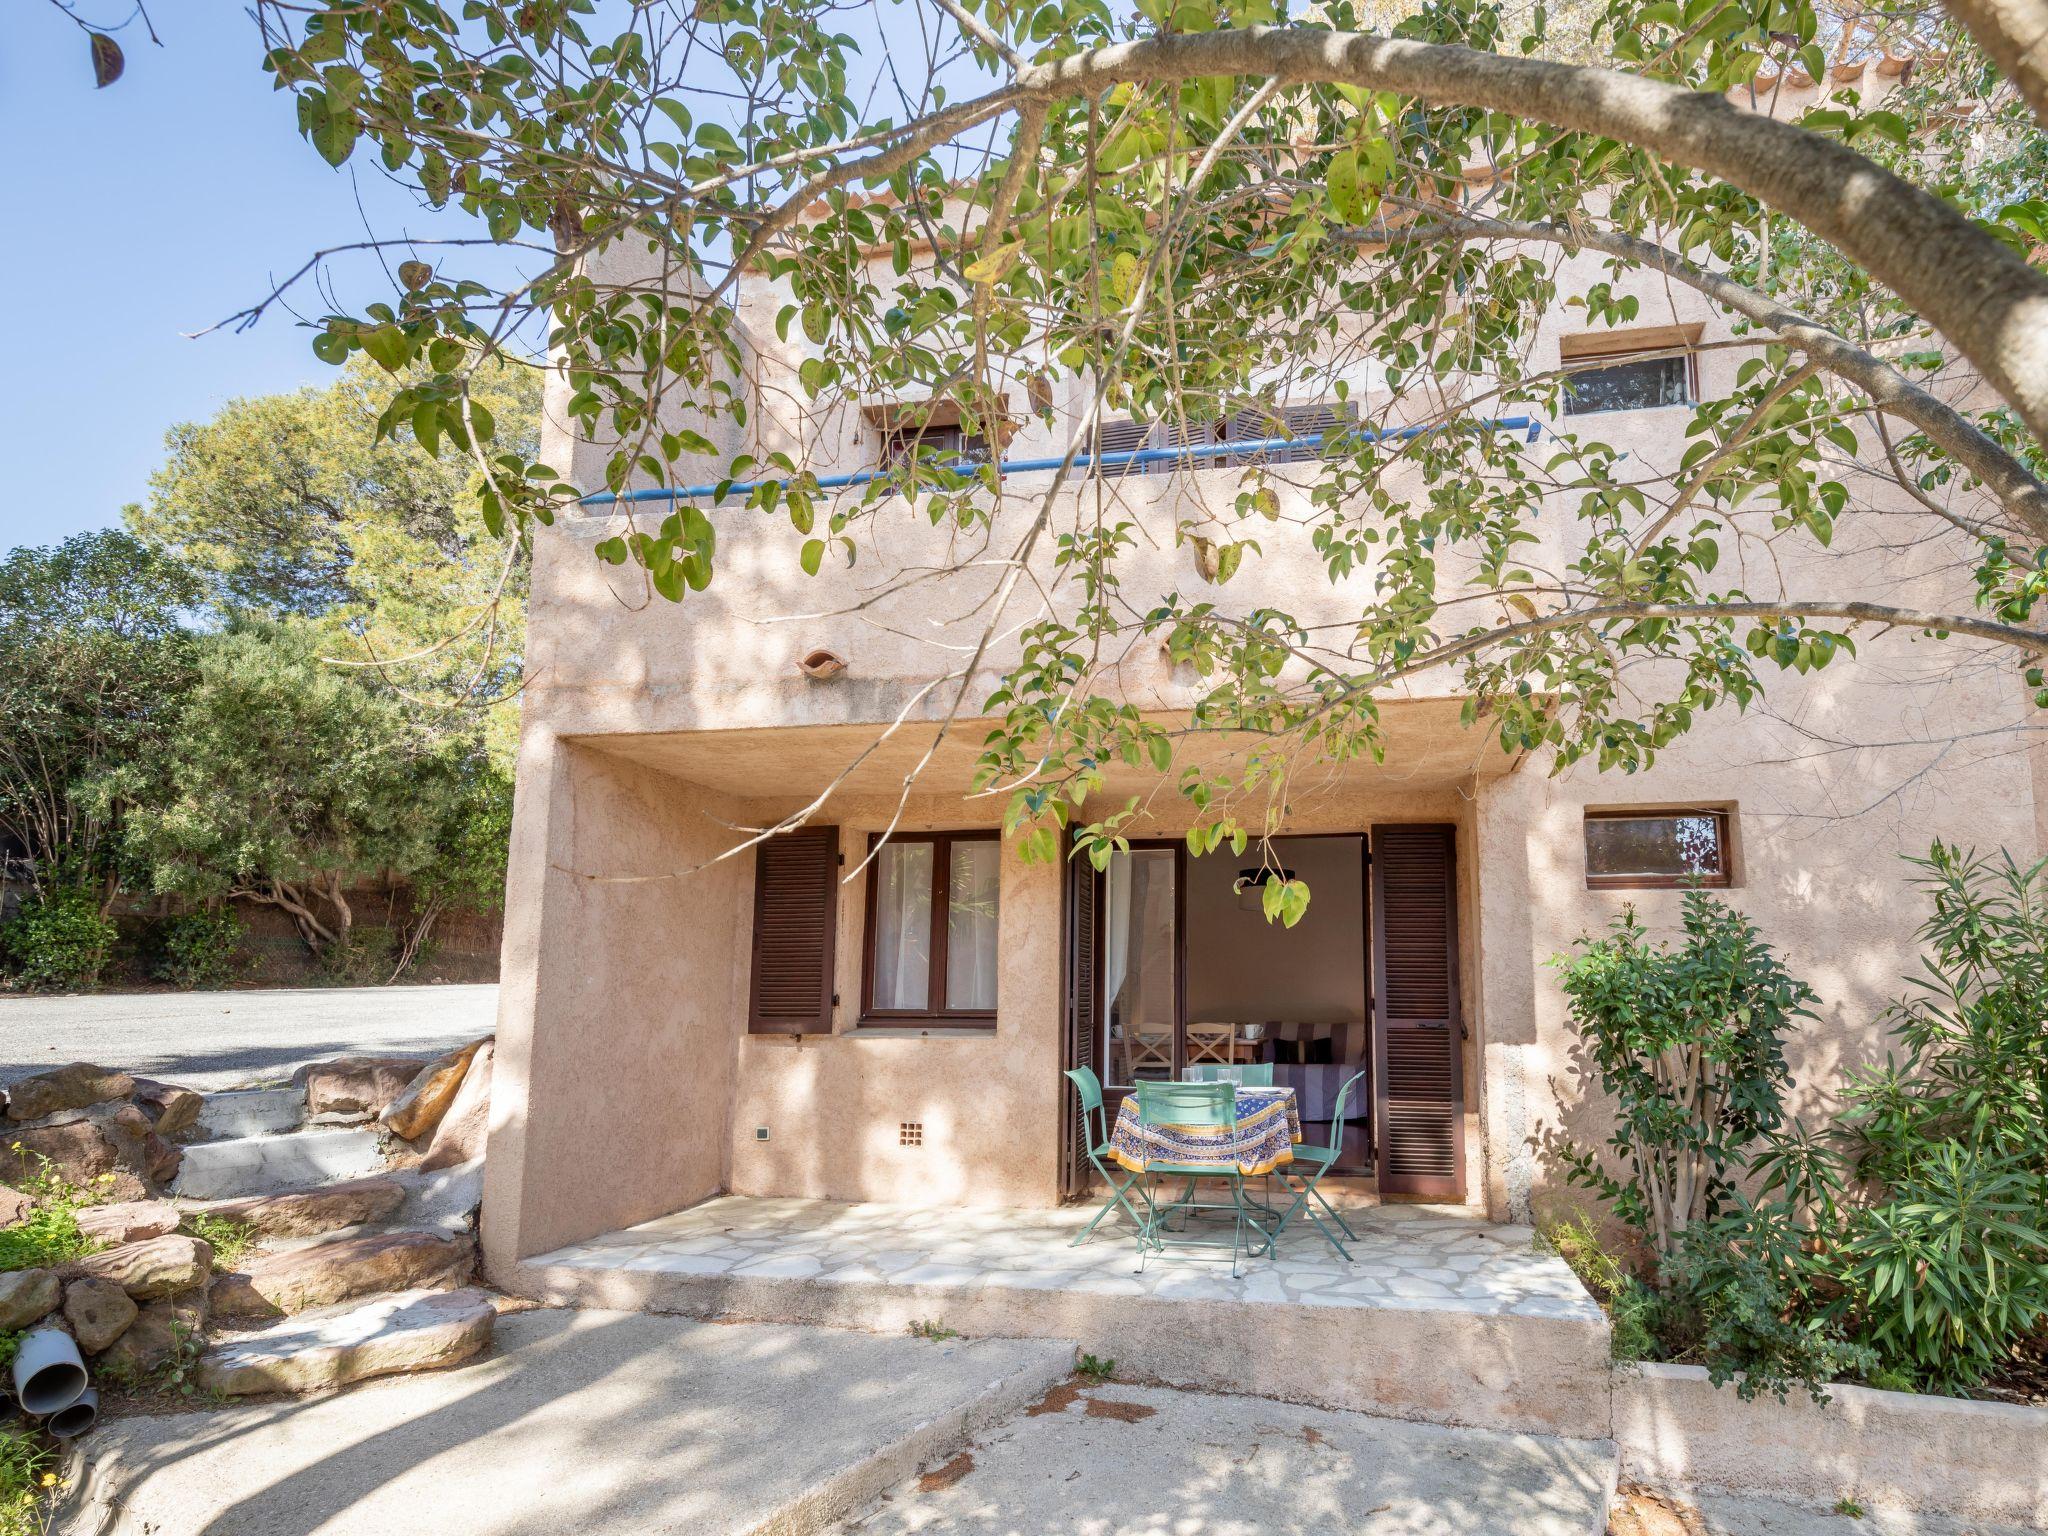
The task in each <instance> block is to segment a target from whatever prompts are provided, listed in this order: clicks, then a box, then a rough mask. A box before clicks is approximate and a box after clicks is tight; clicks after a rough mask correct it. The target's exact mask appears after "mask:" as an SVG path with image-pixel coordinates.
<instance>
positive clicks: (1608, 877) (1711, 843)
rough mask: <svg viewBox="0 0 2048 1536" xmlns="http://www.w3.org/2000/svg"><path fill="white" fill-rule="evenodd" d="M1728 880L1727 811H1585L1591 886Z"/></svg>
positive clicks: (1587, 859)
mask: <svg viewBox="0 0 2048 1536" xmlns="http://www.w3.org/2000/svg"><path fill="white" fill-rule="evenodd" d="M1729 883H1730V867H1729V858H1728V812H1726V811H1723V810H1697V811H1588V812H1586V884H1587V885H1588V886H1591V887H1593V888H1594V889H1600V888H1603V887H1604V888H1608V889H1619V888H1627V887H1638V888H1642V887H1651V888H1654V887H1660V886H1675V885H1695V884H1697V885H1727V884H1729Z"/></svg>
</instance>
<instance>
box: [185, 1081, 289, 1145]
mask: <svg viewBox="0 0 2048 1536" xmlns="http://www.w3.org/2000/svg"><path fill="white" fill-rule="evenodd" d="M305 1116H306V1090H305V1089H304V1088H298V1087H293V1088H238V1089H235V1090H233V1091H231V1092H228V1093H209V1094H208V1095H207V1096H206V1102H205V1103H204V1104H203V1105H201V1106H200V1109H199V1123H198V1125H197V1127H196V1130H197V1132H198V1134H199V1135H200V1136H201V1137H202V1138H203V1139H205V1140H207V1141H233V1140H236V1139H239V1138H240V1137H244V1136H274V1135H277V1134H278V1133H280V1132H283V1131H296V1130H297V1129H298V1128H299V1125H300V1122H301V1121H303V1120H304V1119H305Z"/></svg>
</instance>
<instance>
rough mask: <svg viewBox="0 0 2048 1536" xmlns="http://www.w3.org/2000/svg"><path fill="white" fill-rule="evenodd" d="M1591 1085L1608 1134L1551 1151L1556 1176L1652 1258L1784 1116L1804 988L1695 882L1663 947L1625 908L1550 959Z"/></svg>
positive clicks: (1808, 995)
mask: <svg viewBox="0 0 2048 1536" xmlns="http://www.w3.org/2000/svg"><path fill="white" fill-rule="evenodd" d="M1552 963H1553V964H1555V965H1557V966H1558V967H1559V968H1560V970H1561V971H1562V972H1563V978H1564V979H1563V986H1564V993H1565V997H1566V998H1567V999H1568V1001H1569V1002H1570V1005H1571V1018H1572V1026H1573V1028H1574V1029H1575V1030H1576V1031H1577V1033H1578V1037H1579V1041H1580V1044H1581V1046H1582V1047H1583V1049H1584V1053H1585V1060H1586V1061H1587V1063H1588V1065H1589V1070H1590V1073H1591V1076H1592V1077H1593V1079H1594V1081H1595V1083H1596V1085H1597V1086H1598V1088H1599V1089H1600V1090H1601V1091H1602V1092H1603V1093H1604V1094H1605V1095H1606V1096H1607V1098H1608V1099H1609V1100H1610V1101H1611V1102H1612V1103H1613V1105H1614V1109H1615V1127H1614V1133H1613V1134H1612V1135H1611V1136H1610V1137H1609V1138H1608V1142H1607V1146H1608V1148H1609V1150H1610V1151H1611V1152H1612V1153H1613V1158H1614V1162H1615V1163H1616V1164H1617V1165H1618V1166H1619V1167H1620V1168H1621V1170H1622V1173H1621V1176H1620V1177H1617V1176H1616V1175H1615V1174H1613V1173H1611V1172H1610V1171H1609V1168H1608V1165H1607V1164H1606V1163H1604V1162H1603V1161H1602V1159H1601V1156H1600V1153H1599V1150H1598V1149H1596V1148H1591V1147H1577V1146H1568V1147H1566V1148H1564V1149H1563V1152H1562V1156H1563V1159H1564V1164H1565V1169H1566V1176H1567V1177H1568V1178H1569V1179H1570V1180H1571V1182H1572V1183H1574V1184H1577V1185H1580V1186H1582V1187H1584V1188H1587V1189H1591V1190H1594V1191H1596V1192H1597V1193H1598V1194H1600V1195H1601V1196H1603V1197H1604V1198H1605V1199H1607V1200H1608V1201H1610V1202H1611V1203H1612V1204H1613V1207H1614V1212H1615V1214H1616V1215H1617V1216H1619V1217H1620V1218H1621V1219H1622V1220H1623V1221H1625V1222H1627V1223H1628V1224H1629V1225H1630V1226H1632V1227H1634V1228H1636V1229H1637V1230H1638V1231H1641V1232H1643V1233H1645V1234H1647V1235H1648V1237H1649V1241H1650V1246H1651V1249H1652V1251H1653V1252H1654V1253H1655V1254H1656V1256H1657V1257H1658V1259H1659V1260H1662V1259H1665V1258H1668V1257H1669V1256H1670V1255H1671V1254H1672V1253H1673V1252H1675V1251H1676V1249H1677V1246H1678V1242H1679V1237H1680V1235H1681V1234H1682V1233H1683V1232H1684V1231H1685V1229H1686V1228H1687V1227H1689V1226H1691V1225H1693V1224H1695V1223H1697V1222H1701V1221H1706V1220H1709V1219H1711V1218H1712V1217H1713V1216H1714V1215H1715V1213H1716V1212H1717V1211H1719V1210H1720V1209H1721V1207H1722V1205H1723V1204H1724V1202H1725V1201H1726V1200H1727V1198H1728V1196H1729V1193H1730V1191H1731V1190H1732V1188H1733V1180H1734V1178H1735V1176H1736V1175H1738V1174H1739V1173H1740V1171H1741V1168H1742V1164H1743V1159H1744V1157H1745V1155H1746V1154H1747V1153H1748V1152H1749V1150H1750V1149H1751V1148H1752V1147H1754V1146H1756V1145H1757V1144H1758V1143H1759V1142H1761V1141H1762V1140H1763V1139H1764V1138H1766V1137H1768V1136H1770V1135H1772V1134H1773V1133H1775V1132H1776V1131H1777V1130H1778V1129H1779V1128H1780V1126H1781V1125H1782V1124H1783V1123H1784V1119H1785V1113H1784V1095H1785V1088H1786V1085H1787V1084H1788V1083H1789V1081H1790V1079H1791V1072H1790V1069H1789V1068H1787V1066H1786V1065H1785V1047H1784V1036H1785V1035H1786V1034H1787V1033H1788V1032H1789V1031H1790V1030H1791V1029H1792V1028H1793V1027H1794V1026H1795V1025H1796V1024H1797V1023H1798V1021H1799V1020H1800V1019H1802V1018H1807V1017H1811V1010H1810V1009H1809V1008H1808V1007H1807V1004H1808V1003H1810V1002H1811V1001H1813V998H1814V992H1813V990H1812V989H1811V988H1810V987H1808V986H1807V985H1806V984H1805V983H1804V982H1802V981H1799V980H1796V979H1795V978H1794V977H1793V976H1792V975H1791V974H1790V973H1789V972H1788V971H1787V970H1786V969H1785V966H1784V964H1783V962H1782V961H1780V960H1779V958H1778V956H1777V955H1776V954H1775V953H1774V952H1773V951H1772V950H1771V948H1770V946H1769V945H1767V944H1765V943H1764V942H1763V940H1762V938H1761V936H1760V935H1759V934H1758V932H1757V929H1756V926H1755V924H1753V923H1751V922H1750V920H1749V919H1748V918H1747V917H1745V916H1743V915H1742V914H1741V913H1740V912H1737V911H1736V910H1735V909H1734V908H1732V907H1730V906H1728V905H1727V904H1726V903H1725V902H1722V901H1718V900H1716V899H1715V898H1713V897H1712V896H1709V895H1707V894H1706V893H1704V892H1702V891H1689V892H1687V893H1686V897H1685V914H1684V933H1683V937H1682V941H1681V942H1680V943H1679V944H1678V945H1677V946H1676V947H1675V948H1674V947H1672V946H1669V945H1665V944H1652V943H1650V942H1649V941H1648V939H1647V937H1646V935H1645V933H1644V930H1643V928H1642V926H1641V925H1640V924H1639V923H1638V922H1637V921H1636V916H1635V910H1634V908H1632V907H1624V908H1623V909H1622V912H1621V915H1620V916H1619V917H1617V918H1616V919H1615V921H1614V926H1613V930H1612V932H1611V933H1610V934H1609V935H1608V936H1607V937H1605V938H1601V939H1592V938H1588V939H1583V940H1581V941H1580V943H1579V946H1578V953H1576V954H1574V955H1569V956H1560V957H1558V959H1557V960H1555V961H1553V962H1552Z"/></svg>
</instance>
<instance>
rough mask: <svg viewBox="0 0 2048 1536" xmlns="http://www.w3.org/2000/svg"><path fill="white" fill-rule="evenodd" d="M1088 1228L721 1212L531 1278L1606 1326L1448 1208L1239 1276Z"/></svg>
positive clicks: (609, 1239) (1509, 1242)
mask: <svg viewBox="0 0 2048 1536" xmlns="http://www.w3.org/2000/svg"><path fill="white" fill-rule="evenodd" d="M1091 1215H1092V1212H1091V1211H1089V1210H1086V1209H1071V1208H1070V1209H1060V1210H1029V1211H1020V1210H965V1209H958V1208H925V1207H910V1206H891V1205H872V1204H870V1205H846V1204H839V1203H836V1202H832V1201H823V1200H761V1199H751V1198H745V1197H739V1196H725V1197H721V1198H718V1199H714V1200H708V1201H706V1202H704V1203H703V1204H702V1205H697V1206H693V1207H691V1208H690V1209H689V1210H686V1211H678V1212H676V1213H675V1214H673V1215H670V1216H662V1217H659V1218H657V1219H655V1220H653V1221H649V1222H644V1223H642V1224H641V1225H639V1226H637V1227H630V1228H627V1229H625V1230H623V1231H618V1232H610V1233H606V1234H605V1235H603V1236H601V1237H595V1238H591V1239H589V1240H587V1241H585V1242H581V1243H574V1244H571V1245H570V1246H568V1247H566V1248H561V1249H558V1250H556V1251H555V1252H553V1253H549V1254H544V1255H540V1256H538V1257H536V1258H533V1259H529V1260H527V1261H526V1262H527V1263H528V1264H529V1265H532V1266H535V1267H548V1268H562V1269H588V1270H627V1271H643V1272H652V1273H656V1274H673V1275H692V1276H704V1277H712V1278H717V1277H727V1276H730V1277H749V1278H762V1279H769V1278H782V1279H797V1280H807V1281H810V1282H812V1283H814V1284H817V1285H849V1284H874V1283H876V1282H887V1283H889V1284H891V1285H898V1286H927V1285H928V1286H934V1287H946V1288H949V1289H956V1290H957V1289H968V1290H1002V1289H1013V1290H1061V1291H1076V1292H1081V1293H1084V1294H1095V1295H1108V1296H1153V1297H1159V1298H1162V1299H1188V1300H1201V1301H1226V1300H1235V1301H1242V1302H1250V1303H1255V1304H1258V1303H1264V1304H1270V1305H1279V1306H1312V1307H1368V1308H1383V1309H1396V1310H1398V1309H1403V1308H1406V1309H1412V1310H1428V1311H1463V1312H1471V1313H1476V1314H1490V1315H1500V1314H1505V1315H1509V1316H1516V1317H1541V1318H1561V1319H1568V1320H1574V1321H1585V1322H1598V1321H1599V1320H1600V1318H1601V1313H1600V1308H1599V1306H1598V1305H1597V1304H1596V1303H1595V1302H1594V1300H1593V1299H1592V1297H1590V1296H1589V1295H1587V1294H1586V1291H1585V1288H1584V1287H1582V1286H1581V1285H1580V1284H1579V1282H1578V1280H1577V1279H1576V1278H1575V1277H1574V1276H1573V1274H1572V1272H1571V1270H1570V1269H1569V1268H1567V1267H1566V1265H1565V1263H1564V1261H1563V1260H1561V1259H1559V1258H1558V1257H1557V1256H1556V1255H1555V1254H1553V1253H1549V1252H1546V1251H1543V1250H1541V1249H1539V1247H1538V1246H1537V1244H1536V1241H1535V1235H1534V1234H1533V1233H1532V1232H1531V1231H1530V1229H1529V1228H1527V1227H1522V1226H1503V1225H1500V1224H1498V1223H1493V1222H1489V1221H1487V1220H1485V1219H1484V1218H1483V1217H1481V1216H1478V1215H1475V1214H1473V1213H1470V1212H1466V1211H1462V1210H1456V1209H1452V1208H1447V1207H1438V1206H1378V1207H1366V1208H1360V1209H1358V1210H1355V1211H1346V1212H1345V1218H1346V1220H1348V1221H1349V1222H1350V1223H1351V1225H1352V1226H1353V1227H1354V1228H1355V1229H1356V1230H1357V1232H1358V1238H1359V1240H1358V1241H1357V1242H1356V1243H1352V1244H1349V1245H1348V1246H1349V1247H1350V1248H1351V1251H1352V1262H1350V1263H1346V1262H1345V1261H1344V1260H1342V1259H1340V1258H1339V1257H1338V1256H1337V1255H1336V1253H1334V1252H1333V1251H1332V1250H1331V1249H1330V1247H1329V1246H1328V1245H1327V1244H1326V1243H1324V1241H1323V1240H1322V1238H1321V1237H1320V1236H1319V1235H1317V1233H1316V1232H1315V1230H1314V1228H1312V1227H1310V1226H1308V1225H1307V1224H1306V1223H1305V1222H1304V1223H1301V1224H1299V1225H1297V1226H1293V1227H1290V1228H1289V1229H1288V1231H1287V1234H1286V1236H1285V1237H1284V1238H1283V1239H1282V1241H1281V1248H1280V1256H1279V1258H1277V1259H1267V1258H1257V1259H1251V1260H1247V1261H1245V1262H1244V1264H1243V1273H1242V1275H1241V1276H1240V1277H1239V1278H1238V1279H1235V1280H1233V1279H1231V1277H1230V1270H1229V1265H1228V1263H1227V1260H1226V1258H1225V1257H1222V1256H1211V1255H1210V1254H1208V1253H1206V1252H1203V1253H1198V1254H1190V1253H1186V1252H1183V1251H1180V1250H1172V1251H1170V1252H1168V1253H1167V1254H1165V1255H1155V1256H1153V1257H1151V1258H1149V1259H1147V1260H1146V1262H1145V1264H1144V1267H1143V1271H1142V1273H1141V1272H1140V1269H1139V1264H1138V1258H1137V1250H1136V1247H1135V1244H1134V1243H1133V1240H1132V1238H1131V1235H1130V1231H1129V1228H1128V1227H1127V1226H1126V1227H1112V1226H1111V1225H1110V1224H1109V1223H1104V1225H1103V1226H1102V1227H1099V1228H1097V1229H1096V1232H1095V1235H1094V1236H1093V1237H1092V1238H1090V1239H1089V1241H1088V1242H1086V1243H1085V1244H1083V1245H1082V1246H1080V1247H1078V1248H1077V1247H1075V1246H1073V1239H1074V1237H1075V1236H1076V1235H1077V1234H1078V1233H1079V1232H1080V1230H1081V1229H1082V1227H1083V1226H1085V1225H1086V1224H1087V1221H1088V1219H1089V1217H1090V1216H1091Z"/></svg>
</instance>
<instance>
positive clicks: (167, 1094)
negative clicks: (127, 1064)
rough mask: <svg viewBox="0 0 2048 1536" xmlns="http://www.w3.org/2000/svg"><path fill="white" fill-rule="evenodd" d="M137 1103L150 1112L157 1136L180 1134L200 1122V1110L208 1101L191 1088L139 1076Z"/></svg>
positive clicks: (151, 1127)
mask: <svg viewBox="0 0 2048 1536" xmlns="http://www.w3.org/2000/svg"><path fill="white" fill-rule="evenodd" d="M134 1103H135V1104H136V1105H137V1106H138V1107H139V1108H141V1109H142V1110H143V1111H145V1112H146V1113H147V1114H148V1115H149V1118H150V1129H151V1130H153V1131H155V1132H156V1134H157V1135H159V1136H176V1135H179V1134H180V1133H181V1132H184V1131H189V1130H191V1129H192V1127H193V1126H195V1125H197V1124H198V1123H199V1111H200V1110H201V1109H202V1108H204V1107H205V1104H206V1100H205V1098H204V1097H203V1096H202V1095H200V1094H198V1093H196V1092H194V1091H193V1090H192V1089H190V1088H180V1087H178V1086H177V1085H176V1084H175V1083H159V1082H157V1081H156V1080H155V1079H153V1078H147V1077H138V1078H137V1079H135V1096H134Z"/></svg>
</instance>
